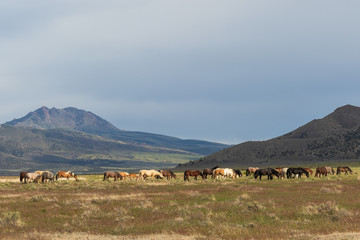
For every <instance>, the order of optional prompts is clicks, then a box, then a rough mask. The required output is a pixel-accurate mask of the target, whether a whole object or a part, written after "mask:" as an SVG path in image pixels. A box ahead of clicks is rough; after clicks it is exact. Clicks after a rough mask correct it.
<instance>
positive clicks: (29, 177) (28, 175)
mask: <svg viewBox="0 0 360 240" xmlns="http://www.w3.org/2000/svg"><path fill="white" fill-rule="evenodd" d="M39 176H40V175H39V174H38V173H26V174H25V176H24V183H27V182H28V181H29V182H31V180H32V181H35V180H36V179H37V178H38V177H39ZM35 182H37V181H35Z"/></svg>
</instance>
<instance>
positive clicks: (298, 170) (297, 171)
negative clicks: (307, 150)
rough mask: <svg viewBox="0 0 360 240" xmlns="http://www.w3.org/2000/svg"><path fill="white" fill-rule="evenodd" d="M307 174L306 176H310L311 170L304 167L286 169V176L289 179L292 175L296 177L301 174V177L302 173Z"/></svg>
mask: <svg viewBox="0 0 360 240" xmlns="http://www.w3.org/2000/svg"><path fill="white" fill-rule="evenodd" d="M303 174H305V175H306V177H309V172H308V171H306V170H305V169H304V168H301V167H299V168H288V170H287V171H286V177H287V178H288V179H289V178H291V177H292V175H294V178H295V176H296V175H298V176H299V178H301V175H303Z"/></svg>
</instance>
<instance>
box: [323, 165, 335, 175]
mask: <svg viewBox="0 0 360 240" xmlns="http://www.w3.org/2000/svg"><path fill="white" fill-rule="evenodd" d="M325 168H326V171H327V173H329V174H330V173H331V174H332V175H334V174H335V171H334V169H333V168H332V167H328V166H326V167H325Z"/></svg>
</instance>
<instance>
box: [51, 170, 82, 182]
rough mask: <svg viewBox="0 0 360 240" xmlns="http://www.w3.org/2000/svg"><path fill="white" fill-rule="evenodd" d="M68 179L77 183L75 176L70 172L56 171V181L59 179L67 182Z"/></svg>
mask: <svg viewBox="0 0 360 240" xmlns="http://www.w3.org/2000/svg"><path fill="white" fill-rule="evenodd" d="M70 177H73V178H75V180H76V181H78V178H77V175H76V174H75V173H73V172H71V171H58V172H57V173H56V180H58V179H59V178H67V180H69V178H70Z"/></svg>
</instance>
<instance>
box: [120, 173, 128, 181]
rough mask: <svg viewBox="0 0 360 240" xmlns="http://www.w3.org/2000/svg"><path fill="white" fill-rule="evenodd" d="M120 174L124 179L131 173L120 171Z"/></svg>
mask: <svg viewBox="0 0 360 240" xmlns="http://www.w3.org/2000/svg"><path fill="white" fill-rule="evenodd" d="M119 174H120V176H121V178H120V179H121V180H124V179H125V178H126V177H128V176H129V173H127V172H119Z"/></svg>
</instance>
